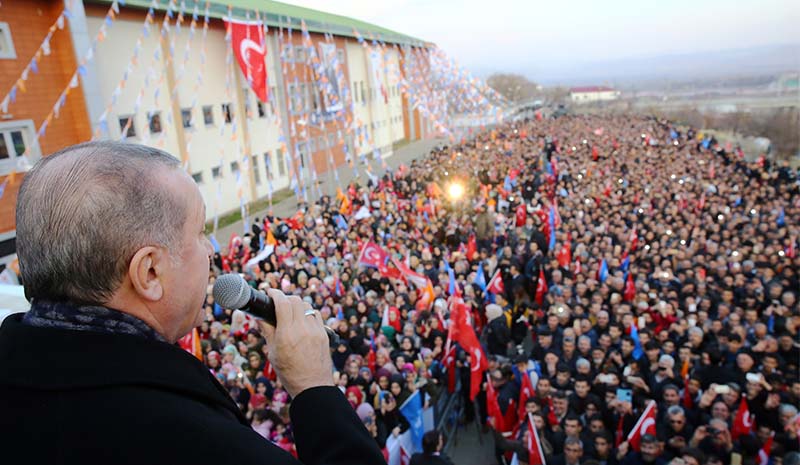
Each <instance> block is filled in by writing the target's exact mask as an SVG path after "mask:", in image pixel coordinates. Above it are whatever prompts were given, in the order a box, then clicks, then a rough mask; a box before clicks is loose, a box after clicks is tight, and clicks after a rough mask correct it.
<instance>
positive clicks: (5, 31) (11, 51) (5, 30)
mask: <svg viewBox="0 0 800 465" xmlns="http://www.w3.org/2000/svg"><path fill="white" fill-rule="evenodd" d="M0 35H2V36H3V37H2V39H3V41H4V42H5V43H6V45H8V50H6V51H5V52H3V51H2V50H0V59H3V60H16V59H17V49H16V48H14V39H13V38H12V37H11V26H9V25H8V23H5V22H0Z"/></svg>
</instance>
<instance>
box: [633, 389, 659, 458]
mask: <svg viewBox="0 0 800 465" xmlns="http://www.w3.org/2000/svg"><path fill="white" fill-rule="evenodd" d="M645 434H652V435H653V436H655V434H656V403H655V402H654V401H650V403H649V404H648V405H647V408H645V409H644V412H642V416H640V417H639V420H638V421H637V422H636V425H635V426H634V427H633V429H632V430H631V432H630V433H628V443H629V444H630V445H631V448H632V449H633V450H635V451H636V452H639V446H640V444H641V442H642V436H644V435H645Z"/></svg>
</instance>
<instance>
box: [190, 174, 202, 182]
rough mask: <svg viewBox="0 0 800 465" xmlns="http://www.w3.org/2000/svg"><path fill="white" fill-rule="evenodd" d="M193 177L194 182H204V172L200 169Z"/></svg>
mask: <svg viewBox="0 0 800 465" xmlns="http://www.w3.org/2000/svg"><path fill="white" fill-rule="evenodd" d="M192 179H194V182H195V183H197V184H203V172H202V171H198V172H197V173H195V174H193V175H192Z"/></svg>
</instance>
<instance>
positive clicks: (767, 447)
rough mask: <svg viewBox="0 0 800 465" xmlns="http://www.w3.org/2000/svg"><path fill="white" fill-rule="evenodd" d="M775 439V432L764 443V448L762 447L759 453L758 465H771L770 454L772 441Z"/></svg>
mask: <svg viewBox="0 0 800 465" xmlns="http://www.w3.org/2000/svg"><path fill="white" fill-rule="evenodd" d="M774 438H775V433H774V432H773V433H772V434H771V435H770V436H769V437H768V438H767V440H766V441H764V446H763V447H761V450H759V451H758V465H768V464H769V454H770V453H771V452H772V440H773V439H774Z"/></svg>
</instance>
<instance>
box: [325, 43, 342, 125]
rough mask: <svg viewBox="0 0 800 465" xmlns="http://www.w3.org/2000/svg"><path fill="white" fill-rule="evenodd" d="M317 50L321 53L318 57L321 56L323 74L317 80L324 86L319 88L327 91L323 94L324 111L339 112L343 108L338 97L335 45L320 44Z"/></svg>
mask: <svg viewBox="0 0 800 465" xmlns="http://www.w3.org/2000/svg"><path fill="white" fill-rule="evenodd" d="M319 48H320V52H321V53H320V55H322V70H321V71H322V74H323V76H319V78H321V80H322V82H323V84H324V86H321V87H323V88H325V89H326V90H327V92H323V98H324V100H325V111H327V112H329V113H334V112H337V111H341V110H342V109H343V108H344V107H343V105H342V99H341V96H340V95H339V89H340V87H339V76H338V74H337V71H336V68H337V67H338V65H339V62H338V61H339V59H338V57H337V56H336V44H335V43H325V42H320V44H319Z"/></svg>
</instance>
